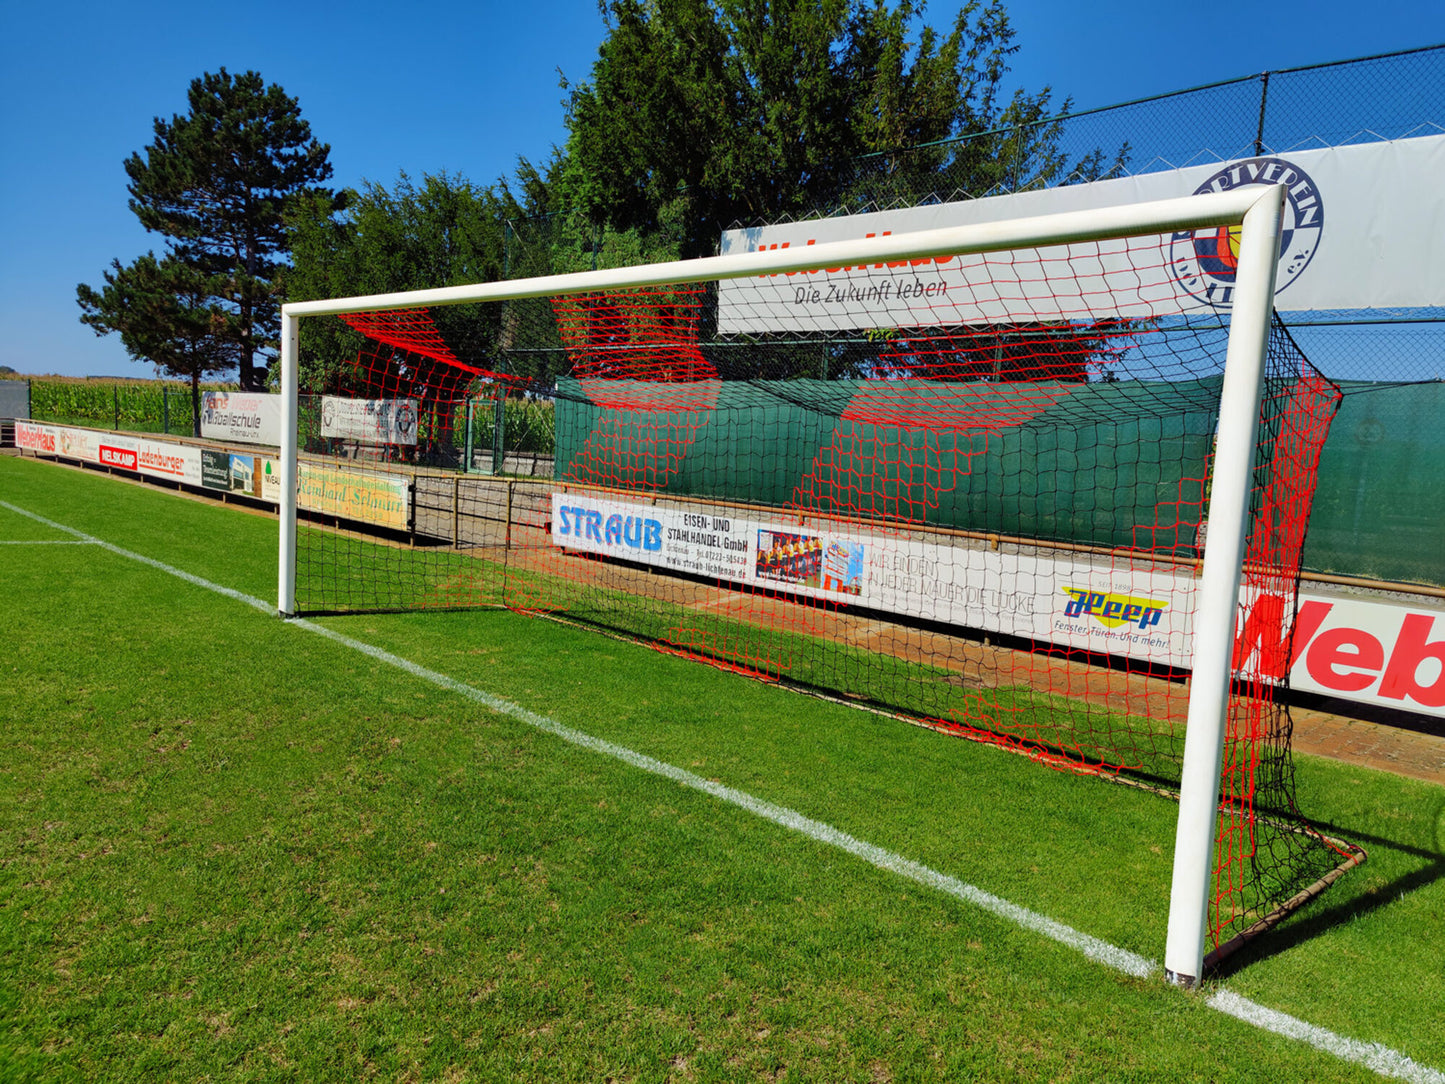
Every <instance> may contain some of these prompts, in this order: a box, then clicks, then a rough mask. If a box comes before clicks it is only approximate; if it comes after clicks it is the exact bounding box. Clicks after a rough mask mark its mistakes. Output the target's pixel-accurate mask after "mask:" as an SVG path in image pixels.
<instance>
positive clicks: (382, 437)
mask: <svg viewBox="0 0 1445 1084" xmlns="http://www.w3.org/2000/svg"><path fill="white" fill-rule="evenodd" d="M416 419H417V403H416V400H415V399H339V398H337V397H335V396H332V395H324V396H322V397H321V435H322V436H323V437H341V438H343V439H346V440H360V441H365V442H366V443H368V444H415V443H416Z"/></svg>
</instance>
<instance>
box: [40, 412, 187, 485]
mask: <svg viewBox="0 0 1445 1084" xmlns="http://www.w3.org/2000/svg"><path fill="white" fill-rule="evenodd" d="M22 427H23V431H22ZM15 445H16V447H18V448H21V449H24V450H26V451H31V452H38V453H39V454H41V455H53V456H59V457H60V458H62V459H74V460H78V461H79V462H82V463H94V464H96V465H98V466H102V467H115V468H118V469H119V470H127V471H133V472H134V473H136V474H146V475H149V476H151V477H152V478H166V479H169V480H170V481H173V482H182V483H184V484H186V485H200V484H201V449H199V448H191V447H187V446H186V445H183V444H171V443H169V442H167V441H161V440H148V439H145V438H141V437H127V436H121V435H119V434H117V433H104V432H99V431H96V430H93V429H72V428H70V427H69V426H64V425H42V424H39V423H36V422H16V423H15Z"/></svg>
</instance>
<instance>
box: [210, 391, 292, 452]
mask: <svg viewBox="0 0 1445 1084" xmlns="http://www.w3.org/2000/svg"><path fill="white" fill-rule="evenodd" d="M201 436H203V437H205V438H206V439H207V440H226V441H240V442H241V443H243V444H269V445H272V446H278V445H280V443H281V396H279V395H260V394H257V393H256V392H249V391H207V392H202V393H201Z"/></svg>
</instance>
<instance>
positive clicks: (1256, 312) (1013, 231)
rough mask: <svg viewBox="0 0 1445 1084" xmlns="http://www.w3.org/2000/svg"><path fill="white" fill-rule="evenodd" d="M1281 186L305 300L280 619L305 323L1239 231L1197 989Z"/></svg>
mask: <svg viewBox="0 0 1445 1084" xmlns="http://www.w3.org/2000/svg"><path fill="white" fill-rule="evenodd" d="M1284 197H1285V187H1284V186H1283V185H1274V186H1269V187H1262V186H1250V187H1247V188H1239V189H1235V190H1233V191H1229V192H1218V193H1208V194H1205V195H1196V196H1186V197H1184V198H1181V199H1173V200H1162V201H1157V202H1151V203H1139V204H1132V205H1125V206H1121V207H1110V208H1101V209H1096V210H1087V211H1074V212H1069V213H1066V214H1056V215H1047V216H1041V217H1034V218H1019V219H1009V220H1004V221H1000V222H990V223H983V224H978V225H971V226H957V227H952V228H947V229H939V230H928V231H920V232H916V233H904V234H895V235H889V236H884V237H875V238H869V239H865V240H857V241H838V242H833V243H829V244H820V245H814V246H809V247H806V248H795V249H778V250H773V251H768V252H761V251H759V252H748V253H738V254H731V255H727V256H713V257H707V258H703V259H697V260H685V261H677V262H673V263H663V264H648V265H644V266H640V267H629V268H619V269H616V270H606V271H589V272H581V273H577V274H569V275H548V276H543V277H540V278H531V279H520V280H516V281H511V282H490V283H480V284H476V285H470V286H456V287H448V288H444V289H436V290H415V291H408V292H404V293H391V294H374V295H371V296H368V297H352V298H341V299H335V300H331V299H328V300H319V301H302V302H293V303H290V304H287V305H283V306H282V309H281V395H282V422H281V433H282V436H281V464H280V467H281V478H280V483H281V507H280V520H281V531H280V533H281V538H280V564H279V571H278V583H277V610H278V611H279V612H280V614H281V615H282V616H290V615H292V614H294V613H295V608H296V607H295V602H296V527H297V519H296V484H297V393H298V350H299V338H300V322H301V318H302V317H305V316H325V315H340V314H342V313H356V312H375V311H381V310H388V309H400V308H414V307H423V306H425V307H431V306H440V305H458V304H465V303H470V302H481V301H506V300H514V299H519V298H533V297H550V296H558V295H567V294H579V293H587V292H592V291H597V290H618V289H635V288H640V287H646V286H660V285H667V284H674V283H678V284H680V283H694V282H706V281H714V280H718V279H735V278H746V277H749V276H756V275H777V274H785V273H787V272H796V271H808V270H813V269H815V268H821V267H834V266H848V265H857V264H869V263H877V262H884V261H890V262H891V261H899V260H910V259H922V258H927V257H934V256H955V255H970V254H977V253H985V252H999V251H1004V250H1008V249H1018V248H1039V247H1044V246H1050V245H1063V244H1069V243H1074V242H1087V241H1101V240H1108V239H1117V238H1127V237H1137V236H1144V235H1150V234H1165V233H1175V232H1180V231H1186V230H1196V229H1207V228H1216V227H1236V226H1237V227H1239V228H1240V239H1239V262H1238V268H1237V272H1236V279H1235V291H1234V297H1233V311H1232V314H1231V317H1230V322H1229V342H1228V348H1227V350H1226V355H1225V367H1224V382H1223V388H1222V390H1221V393H1220V409H1219V429H1218V435H1217V442H1216V450H1215V456H1214V470H1213V475H1212V478H1213V482H1212V489H1211V493H1210V497H1209V508H1208V522H1209V535H1208V540H1207V542H1206V545H1205V550H1204V559H1203V569H1202V571H1201V573H1200V581H1199V594H1198V598H1199V604H1198V610H1197V613H1196V617H1195V636H1194V660H1193V666H1192V668H1191V669H1192V673H1193V678H1192V681H1191V683H1190V695H1189V710H1188V716H1187V724H1186V725H1187V730H1186V733H1185V740H1184V762H1183V769H1182V781H1181V784H1180V797H1179V820H1178V827H1177V831H1176V837H1175V852H1174V870H1173V883H1172V887H1171V891H1170V900H1169V925H1168V935H1167V941H1166V944H1165V953H1164V967H1165V973H1166V975H1167V977H1168V978H1169V979H1170V981H1173V982H1175V983H1177V984H1179V985H1183V986H1194V985H1196V984H1197V983H1198V982H1199V980H1200V977H1201V976H1202V974H1203V970H1204V950H1205V942H1206V938H1207V932H1208V909H1209V897H1210V878H1211V875H1212V873H1213V861H1214V835H1215V822H1216V815H1217V812H1218V808H1219V776H1220V769H1221V767H1222V762H1223V752H1224V737H1225V722H1226V712H1227V710H1228V703H1229V691H1230V684H1231V679H1232V677H1233V673H1232V666H1231V661H1232V654H1233V648H1234V633H1235V619H1236V613H1237V609H1238V603H1239V589H1240V582H1241V579H1242V566H1243V561H1244V549H1245V544H1246V541H1247V538H1248V529H1249V523H1248V517H1249V499H1250V488H1251V480H1252V477H1253V470H1254V450H1255V442H1256V439H1257V437H1258V426H1259V410H1260V397H1261V387H1262V381H1263V372H1264V359H1265V352H1266V349H1267V344H1268V338H1269V325H1270V315H1271V311H1272V308H1273V303H1274V283H1275V273H1276V265H1277V262H1278V257H1279V245H1280V232H1281V228H1282V222H1283V217H1284Z"/></svg>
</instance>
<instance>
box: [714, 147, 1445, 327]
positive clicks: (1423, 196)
mask: <svg viewBox="0 0 1445 1084" xmlns="http://www.w3.org/2000/svg"><path fill="white" fill-rule="evenodd" d="M1442 176H1445V135H1438V136H1422V137H1420V138H1417V139H1404V140H1397V141H1394V142H1390V143H1368V144H1360V145H1356V146H1349V147H1330V148H1326V149H1322V150H1309V151H1298V152H1290V153H1288V154H1284V155H1280V156H1277V157H1276V156H1265V157H1259V158H1250V159H1244V160H1241V161H1237V162H1231V163H1228V164H1226V165H1209V166H1194V167H1191V168H1188V169H1181V170H1174V171H1170V172H1163V173H1149V174H1143V175H1140V176H1137V177H1126V178H1120V179H1117V180H1110V181H1096V182H1093V183H1090V184H1079V185H1070V186H1067V187H1063V188H1050V189H1044V190H1042V191H1037V192H1023V193H1019V194H1017V195H1011V196H994V197H989V198H986V199H977V200H968V201H964V202H958V203H945V204H935V205H933V206H929V207H911V208H903V209H899V210H895V211H879V212H875V213H872V214H863V215H851V216H846V217H839V218H827V219H818V220H814V221H808V222H797V223H785V224H781V225H776V226H762V227H756V228H752V229H740V230H728V231H726V232H725V233H724V234H723V237H722V248H721V251H722V253H723V254H725V255H726V254H729V253H737V252H753V251H759V250H771V249H783V248H800V247H805V246H807V245H812V244H825V243H827V242H830V241H843V240H858V239H862V238H866V237H876V236H885V235H889V234H900V233H908V232H913V231H918V230H929V229H941V228H944V227H950V226H964V225H974V224H980V223H986V222H997V221H1001V220H1004V219H1012V218H1022V217H1031V216H1035V215H1046V214H1056V213H1060V212H1065V211H1080V210H1091V209H1097V208H1101V207H1115V206H1121V205H1126V204H1133V203H1140V202H1146V201H1152V200H1161V199H1172V198H1177V197H1181V196H1188V195H1193V194H1197V193H1204V192H1215V191H1225V190H1229V189H1234V188H1239V187H1241V186H1248V185H1267V184H1281V183H1282V184H1284V185H1286V186H1287V190H1288V198H1287V200H1286V207H1285V223H1284V227H1285V235H1284V238H1283V247H1282V250H1281V256H1280V263H1279V275H1278V278H1277V280H1276V291H1277V295H1276V307H1277V308H1279V309H1280V310H1281V311H1284V312H1301V311H1315V310H1333V309H1363V308H1420V307H1433V306H1440V305H1445V247H1442V246H1441V245H1439V244H1438V229H1437V228H1435V224H1438V223H1440V222H1441V221H1445V186H1442V185H1441V184H1440V182H1439V178H1440V177H1442ZM1235 238H1237V235H1234V236H1233V237H1232V236H1231V231H1228V230H1224V231H1219V230H1196V231H1186V232H1183V233H1178V234H1175V235H1173V236H1172V237H1169V238H1166V239H1164V241H1163V243H1162V246H1161V244H1160V242H1159V239H1157V238H1148V239H1136V240H1132V241H1118V242H1111V243H1108V244H1104V245H1100V246H1098V247H1095V246H1073V248H1072V253H1073V255H1074V256H1075V258H1074V259H1073V260H1071V261H1070V260H1067V259H1066V257H1068V256H1069V255H1070V253H1071V250H1070V249H1069V248H1068V247H1057V248H1053V249H1041V250H1039V251H1038V252H1037V253H1036V254H1033V255H1030V256H1028V257H1027V258H1024V259H1020V258H1019V256H1018V254H994V255H989V256H974V257H967V258H959V257H948V256H945V257H938V258H936V259H928V260H919V261H912V262H907V261H902V262H895V263H879V264H874V265H870V266H868V267H866V268H861V267H855V268H833V269H826V270H822V271H817V272H797V273H792V274H784V275H773V276H762V277H758V278H749V279H738V280H730V281H725V282H723V283H721V284H720V286H719V293H718V326H719V330H720V331H722V332H724V333H728V334H738V333H760V332H772V331H798V330H831V331H841V330H849V329H857V328H889V327H929V326H946V325H958V324H997V323H1007V322H1010V321H1016V320H1022V319H1028V320H1075V321H1077V320H1080V319H1103V318H1112V317H1145V316H1168V315H1178V314H1183V313H1190V312H1209V311H1212V310H1222V309H1227V308H1229V306H1230V304H1231V302H1232V299H1233V292H1234V259H1233V256H1234V253H1233V250H1232V247H1231V246H1232V243H1233V241H1234V240H1235ZM1080 254H1085V255H1083V256H1080Z"/></svg>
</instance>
